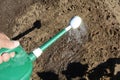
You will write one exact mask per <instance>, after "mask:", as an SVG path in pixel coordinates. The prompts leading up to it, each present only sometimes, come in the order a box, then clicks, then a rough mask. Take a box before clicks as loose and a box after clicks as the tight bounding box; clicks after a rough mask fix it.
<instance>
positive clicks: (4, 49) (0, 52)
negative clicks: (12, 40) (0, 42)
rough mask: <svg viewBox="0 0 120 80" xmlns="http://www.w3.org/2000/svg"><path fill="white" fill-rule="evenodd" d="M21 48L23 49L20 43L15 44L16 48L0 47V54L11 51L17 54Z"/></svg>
mask: <svg viewBox="0 0 120 80" xmlns="http://www.w3.org/2000/svg"><path fill="white" fill-rule="evenodd" d="M21 50H23V48H22V46H21V45H19V46H17V47H16V48H13V49H8V48H1V49H0V55H2V54H3V53H11V52H15V53H16V54H18V53H20V51H21Z"/></svg>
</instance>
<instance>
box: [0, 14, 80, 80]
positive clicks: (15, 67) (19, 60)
mask: <svg viewBox="0 0 120 80" xmlns="http://www.w3.org/2000/svg"><path fill="white" fill-rule="evenodd" d="M81 22H82V19H81V18H80V17H79V16H75V17H73V18H72V19H71V20H70V23H69V26H68V27H66V28H65V29H62V30H61V31H60V32H58V33H57V34H56V35H55V36H53V37H52V38H51V39H50V40H48V41H47V42H45V43H44V44H43V45H41V46H40V47H39V48H37V49H35V50H33V51H32V52H30V53H29V54H27V53H26V51H25V50H24V49H23V47H22V46H21V45H19V46H17V47H16V48H14V49H7V48H2V49H0V55H1V54H3V53H5V52H7V53H10V52H15V53H16V55H15V57H14V58H11V59H10V60H9V61H8V62H3V63H2V64H0V80H30V78H31V74H32V69H33V62H34V61H35V60H36V59H37V58H38V57H39V56H40V55H41V54H42V53H43V51H45V50H46V49H47V48H48V47H49V46H50V45H51V44H53V43H54V42H55V41H56V40H57V39H59V38H60V37H61V36H62V35H64V34H65V33H66V32H67V31H69V30H70V29H72V28H73V29H75V28H78V27H79V26H80V24H81Z"/></svg>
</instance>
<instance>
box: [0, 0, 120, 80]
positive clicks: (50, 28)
mask: <svg viewBox="0 0 120 80" xmlns="http://www.w3.org/2000/svg"><path fill="white" fill-rule="evenodd" d="M75 15H78V16H80V17H81V18H82V19H83V21H84V23H85V24H86V29H87V34H86V35H85V37H86V38H85V39H84V38H83V37H81V39H80V40H81V42H79V41H78V40H75V39H76V38H73V37H72V36H70V35H69V33H67V34H66V35H64V36H63V37H62V38H61V39H59V40H58V41H57V42H56V43H54V44H53V45H52V46H51V47H50V48H48V49H47V50H46V51H45V52H44V53H43V54H42V55H41V56H40V57H39V58H38V59H37V60H36V62H35V63H34V70H33V74H32V80H118V79H119V78H120V70H119V67H120V1H119V0H27V1H26V0H20V1H18V0H4V1H3V0H0V18H1V19H0V28H1V30H0V31H2V32H4V33H6V34H7V35H8V36H9V37H10V38H13V39H16V40H20V42H21V45H22V46H23V47H24V48H25V50H26V51H27V52H30V51H32V50H34V49H35V48H37V47H38V46H39V45H41V44H42V43H44V42H45V41H47V40H48V39H50V38H51V37H52V36H53V35H54V34H56V33H57V32H59V31H60V30H61V29H63V28H64V27H65V26H67V25H68V23H69V20H70V19H71V17H73V16H75ZM37 26H38V27H37ZM20 34H21V35H20ZM18 35H19V37H16V36H18ZM78 36H81V35H78Z"/></svg>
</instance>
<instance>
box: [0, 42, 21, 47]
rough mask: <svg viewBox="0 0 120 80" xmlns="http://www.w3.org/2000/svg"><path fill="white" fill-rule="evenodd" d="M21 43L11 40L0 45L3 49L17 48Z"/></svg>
mask: <svg viewBox="0 0 120 80" xmlns="http://www.w3.org/2000/svg"><path fill="white" fill-rule="evenodd" d="M19 44H20V43H19V41H10V40H4V42H2V43H1V44H0V45H1V46H0V47H1V48H9V49H12V48H15V47H17V46H18V45H19Z"/></svg>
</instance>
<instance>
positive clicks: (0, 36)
mask: <svg viewBox="0 0 120 80" xmlns="http://www.w3.org/2000/svg"><path fill="white" fill-rule="evenodd" d="M18 45H19V42H18V41H11V40H10V38H8V37H7V36H6V35H5V34H4V33H0V48H8V49H12V48H15V47H17V46H18ZM14 56H15V53H14V52H12V53H10V54H8V53H3V54H2V55H0V64H1V63H2V62H7V61H8V60H9V59H10V58H12V57H14Z"/></svg>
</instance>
